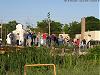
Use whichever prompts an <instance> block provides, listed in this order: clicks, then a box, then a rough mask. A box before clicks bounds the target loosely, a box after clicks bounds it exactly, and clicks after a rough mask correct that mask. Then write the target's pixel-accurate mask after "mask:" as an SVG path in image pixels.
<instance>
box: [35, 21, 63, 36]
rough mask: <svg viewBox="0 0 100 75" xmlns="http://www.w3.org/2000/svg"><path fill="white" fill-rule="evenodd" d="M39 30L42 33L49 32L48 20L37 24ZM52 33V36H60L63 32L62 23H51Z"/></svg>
mask: <svg viewBox="0 0 100 75" xmlns="http://www.w3.org/2000/svg"><path fill="white" fill-rule="evenodd" d="M37 28H38V30H39V31H40V32H46V33H48V32H49V25H48V22H47V21H46V20H42V21H41V22H37ZM50 31H51V34H52V33H55V34H59V33H61V32H62V24H61V23H60V22H55V21H51V22H50Z"/></svg>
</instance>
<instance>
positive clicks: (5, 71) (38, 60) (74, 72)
mask: <svg viewBox="0 0 100 75" xmlns="http://www.w3.org/2000/svg"><path fill="white" fill-rule="evenodd" d="M52 53H53V54H52ZM52 53H51V49H48V48H43V47H40V48H34V47H28V48H21V49H16V48H9V50H8V51H7V52H6V53H5V54H0V75H24V65H25V64H55V65H56V72H57V75H100V46H97V47H95V48H93V49H89V50H88V54H86V55H73V54H72V52H70V51H69V52H68V53H66V54H65V55H63V56H59V55H58V53H57V51H53V52H52ZM27 75H53V68H52V67H28V68H27Z"/></svg>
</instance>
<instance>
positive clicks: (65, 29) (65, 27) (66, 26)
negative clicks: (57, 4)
mask: <svg viewBox="0 0 100 75" xmlns="http://www.w3.org/2000/svg"><path fill="white" fill-rule="evenodd" d="M63 31H64V32H65V33H66V34H68V33H69V25H68V24H65V25H64V27H63Z"/></svg>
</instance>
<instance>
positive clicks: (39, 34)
mask: <svg viewBox="0 0 100 75" xmlns="http://www.w3.org/2000/svg"><path fill="white" fill-rule="evenodd" d="M37 39H38V40H37V41H38V47H40V46H41V33H40V32H38V35H37Z"/></svg>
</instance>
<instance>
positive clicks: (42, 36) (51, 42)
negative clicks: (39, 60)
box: [9, 32, 86, 47]
mask: <svg viewBox="0 0 100 75" xmlns="http://www.w3.org/2000/svg"><path fill="white" fill-rule="evenodd" d="M9 37H10V39H11V45H17V46H19V45H20V46H29V47H31V46H37V47H40V46H47V47H51V46H55V45H56V46H62V45H66V46H68V45H74V46H76V47H85V46H86V40H85V39H83V40H82V41H80V40H79V39H77V40H71V39H69V38H68V37H65V38H64V37H63V36H62V35H60V36H56V34H52V35H50V36H49V35H48V34H47V33H40V32H38V33H37V34H36V33H35V32H27V33H25V34H24V35H23V37H24V41H23V42H22V41H20V36H19V33H17V35H16V36H14V34H13V33H11V34H10V35H9ZM14 38H16V40H14Z"/></svg>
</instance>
